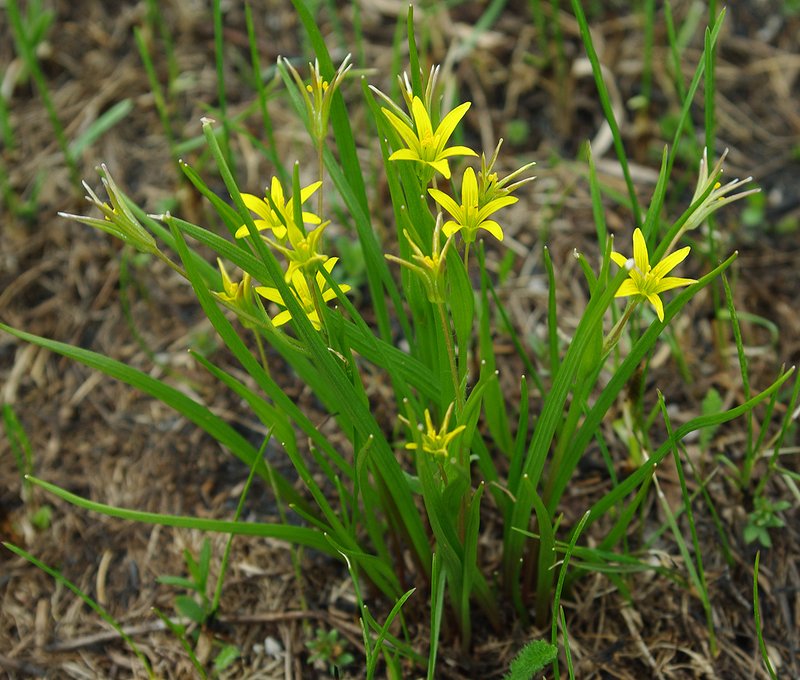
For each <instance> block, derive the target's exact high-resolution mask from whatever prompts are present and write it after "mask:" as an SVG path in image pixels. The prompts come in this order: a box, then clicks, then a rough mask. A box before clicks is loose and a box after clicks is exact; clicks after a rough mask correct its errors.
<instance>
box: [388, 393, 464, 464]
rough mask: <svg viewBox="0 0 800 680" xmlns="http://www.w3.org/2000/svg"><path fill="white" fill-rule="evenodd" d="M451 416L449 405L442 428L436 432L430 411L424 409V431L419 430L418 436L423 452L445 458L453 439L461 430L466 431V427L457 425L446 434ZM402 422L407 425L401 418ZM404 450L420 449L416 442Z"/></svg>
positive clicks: (451, 408) (451, 405) (451, 411)
mask: <svg viewBox="0 0 800 680" xmlns="http://www.w3.org/2000/svg"><path fill="white" fill-rule="evenodd" d="M451 415H453V404H450V407H449V408H448V409H447V413H445V414H444V420H443V421H442V426H441V427H440V428H439V430H438V432H437V430H436V428H435V427H434V426H433V421H432V420H431V414H430V411H428V409H425V430H422V428H420V436H421V440H422V441H421V442H420V443H421V448H422V450H423V451H425V452H426V453H430V454H431V455H433V456H443V457H447V449H448V447H449V446H450V444H451V442H452V441H453V439H455V438H456V437H457V436H458V435H459V434H460V433H461V431H462V430H465V429H466V425H459V426H458V427H457V428H455V429H454V430H452V431H451V432H448V431H447V427H448V425H449V424H450V416H451ZM403 420H404V421H405V422H406V423H408V421H407V420H405V418H403ZM406 448H407V449H418V448H420V445H418V444H417V443H416V442H411V443H409V444H406Z"/></svg>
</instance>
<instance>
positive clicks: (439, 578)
mask: <svg viewBox="0 0 800 680" xmlns="http://www.w3.org/2000/svg"><path fill="white" fill-rule="evenodd" d="M446 582H447V571H446V570H445V568H444V565H443V564H442V560H441V558H440V557H439V555H438V554H437V553H433V557H432V558H431V642H430V649H429V650H428V675H427V680H434V678H435V677H436V655H437V652H438V650H439V633H440V631H441V629H442V615H443V614H444V593H445V584H446Z"/></svg>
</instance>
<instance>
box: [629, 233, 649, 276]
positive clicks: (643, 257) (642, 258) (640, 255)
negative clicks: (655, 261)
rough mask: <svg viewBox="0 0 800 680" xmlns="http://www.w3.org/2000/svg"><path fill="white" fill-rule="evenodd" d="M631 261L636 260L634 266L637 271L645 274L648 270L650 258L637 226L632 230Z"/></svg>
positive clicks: (642, 235)
mask: <svg viewBox="0 0 800 680" xmlns="http://www.w3.org/2000/svg"><path fill="white" fill-rule="evenodd" d="M633 261H634V262H636V267H637V268H638V269H639V271H640V272H641V273H642V274H644V275H647V273H648V272H649V271H650V258H649V257H648V255H647V243H645V240H644V234H642V230H641V229H639V227H636V229H634V230H633Z"/></svg>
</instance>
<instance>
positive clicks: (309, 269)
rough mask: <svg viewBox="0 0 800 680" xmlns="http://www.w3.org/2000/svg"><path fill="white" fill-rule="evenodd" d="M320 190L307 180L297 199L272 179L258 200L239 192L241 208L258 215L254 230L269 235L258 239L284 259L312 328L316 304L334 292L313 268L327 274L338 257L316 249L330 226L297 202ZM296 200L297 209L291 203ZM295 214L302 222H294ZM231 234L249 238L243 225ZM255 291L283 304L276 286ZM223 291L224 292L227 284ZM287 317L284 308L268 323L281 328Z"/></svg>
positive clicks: (317, 317)
mask: <svg viewBox="0 0 800 680" xmlns="http://www.w3.org/2000/svg"><path fill="white" fill-rule="evenodd" d="M321 186H322V182H313V183H312V184H309V185H308V186H307V187H304V188H302V189H301V190H300V196H299V197H294V196H292V197H290V198H287V197H286V194H285V192H284V189H283V186H282V185H281V183H280V180H278V178H277V177H273V178H272V182H271V183H270V186H269V188H268V189H266V190H265V195H264V198H259V197H258V196H254V195H253V194H242V199H243V201H244V204H245V205H246V206H247V207H248V208H249V209H250V210H251V211H252V212H253V213H255V214H256V215H257V217H258V219H256V220H254V224H255V227H256V229H257V230H258V231H259V232H267V233H268V234H270V235H269V236H268V235H266V234H264V235H262V238H263V239H264V240H265V241H266V242H267V243H268V244H269V245H270V246H272V248H274V249H275V250H277V251H278V252H280V253H282V254H283V255H284V256H285V257H286V261H287V268H286V273H285V280H286V283H287V284H288V285H289V288H290V290H291V291H292V292H293V294H294V296H295V298H296V299H297V301H298V302H299V303H300V306H301V307H302V308H303V311H304V312H305V313H306V316H308V319H309V321H311V323H312V324H313V326H314V328H316V329H317V330H319V329H320V328H321V319H320V307H321V304H322V303H324V302H328V301H330V300H332V299H333V298H335V297H336V293H335V292H334V291H333V290H332V289H330V288H327V281H326V280H325V277H324V275H323V274H322V273H321V272H320V271H319V269H318V267H319V266H322V267H324V268H325V271H327V272H328V273H329V274H330V273H331V271H332V270H333V267H334V265H335V264H336V263H337V262H338V258H335V257H332V258H329V257H328V256H327V255H325V254H324V253H323V252H322V250H321V246H322V243H321V239H322V234H323V232H324V230H325V228H326V227H327V226H328V224H330V222H323V221H322V218H321V217H319V215H316V214H314V213H312V212H307V211H305V210H302V205H303V203H305V202H306V201H307V200H308V199H309V198H311V196H313V195H314V193H315V192H316V191H317V190H318V189H319V188H320V187H321ZM296 202H298V203H299V205H296ZM298 214H299V215H300V220H301V221H302V224H297V219H296V215H298ZM306 225H311V226H312V227H313V228H311V229H309V230H307V229H306ZM235 236H236V238H246V237H248V236H250V231H249V228H248V226H247V225H246V224H243V225H242V226H240V227H239V229H238V230H237V231H236V234H235ZM224 278H225V275H224V274H223V279H224ZM243 284H244V282H243ZM340 289H341V290H342V292H347V291H348V290H350V286H348V285H346V284H342V285H341V286H340ZM255 290H256V292H257V293H258V294H259V295H261V296H262V297H264V298H265V299H267V300H269V301H270V302H274V303H276V304H278V305H280V306H282V307H286V306H287V305H286V301H285V300H284V299H283V296H282V295H281V294H280V292H279V291H278V289H277V288H274V287H271V286H258V287H257V288H256V289H255ZM226 293H228V285H227V284H226ZM290 318H291V314H290V312H289V310H288V309H285V310H283V311H282V312H279V313H278V314H277V315H276V316H275V317H274V318H273V319H272V321H273V323H274V324H275V325H276V326H281V325H283V324H285V323H286V322H287V321H288V320H289V319H290Z"/></svg>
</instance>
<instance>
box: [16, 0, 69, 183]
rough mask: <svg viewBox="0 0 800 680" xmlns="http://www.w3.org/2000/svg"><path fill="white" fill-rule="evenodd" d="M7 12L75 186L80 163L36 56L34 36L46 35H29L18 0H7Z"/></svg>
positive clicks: (39, 37)
mask: <svg viewBox="0 0 800 680" xmlns="http://www.w3.org/2000/svg"><path fill="white" fill-rule="evenodd" d="M6 13H7V14H8V20H9V24H10V26H11V34H12V36H13V37H14V44H15V45H16V47H17V52H18V53H19V56H20V57H21V59H22V61H23V62H24V63H25V66H26V67H27V69H28V72H29V73H30V74H31V78H33V82H34V83H36V89H37V91H38V92H39V96H40V97H41V98H42V103H43V104H44V108H45V110H46V111H47V116H48V117H49V118H50V125H51V126H52V127H53V134H55V136H56V141H57V142H58V146H59V147H60V148H61V153H62V154H63V156H64V162H65V163H66V164H67V167H68V168H69V172H70V177H71V178H72V184H73V185H74V186H78V185H79V184H80V176H79V174H78V165H77V163H76V162H75V157H74V156H73V154H72V152H71V151H70V148H69V144H68V142H67V135H66V133H65V132H64V127H63V125H62V124H61V120H60V119H59V117H58V113H57V111H56V107H55V104H54V103H53V99H52V97H51V96H50V90H49V88H48V86H47V80H46V79H45V77H44V73H43V72H42V68H41V66H40V65H39V59H38V57H37V56H36V47H37V43H36V42H34V40H33V38H36V39H38V40H41V39H42V38H43V37H44V36H43V35H39V36H36V35H33V36H31V35H28V32H27V30H26V27H25V24H24V22H23V19H22V15H21V14H20V11H19V4H18V2H17V0H7V2H6Z"/></svg>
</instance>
